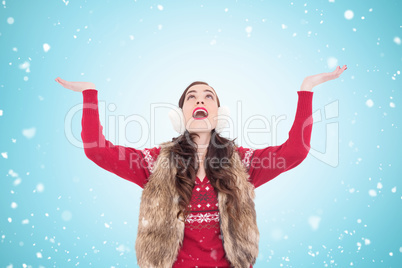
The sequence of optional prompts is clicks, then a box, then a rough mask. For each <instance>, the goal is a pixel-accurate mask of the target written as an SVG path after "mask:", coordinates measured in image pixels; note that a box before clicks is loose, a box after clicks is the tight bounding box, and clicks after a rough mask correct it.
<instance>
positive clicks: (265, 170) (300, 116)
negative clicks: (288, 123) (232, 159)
mask: <svg viewBox="0 0 402 268" xmlns="http://www.w3.org/2000/svg"><path fill="white" fill-rule="evenodd" d="M297 94H298V96H299V99H298V104H297V109H296V116H295V120H294V122H293V125H292V128H291V129H290V131H289V137H288V139H287V140H286V141H285V142H284V143H283V144H282V145H279V146H268V147H266V148H263V149H252V148H243V147H239V148H238V151H239V153H240V156H241V158H242V161H243V164H245V166H246V168H247V169H248V172H249V174H250V178H249V180H250V182H252V183H253V184H254V187H255V188H257V187H259V186H261V185H263V184H265V183H267V182H268V181H270V180H272V179H273V178H275V177H276V176H278V175H279V174H281V173H283V172H285V171H288V170H290V169H292V168H294V167H296V166H297V165H299V164H300V163H301V162H302V161H303V160H304V159H305V158H306V157H307V154H308V152H309V150H310V137H311V131H312V123H313V118H312V99H313V92H309V91H297Z"/></svg>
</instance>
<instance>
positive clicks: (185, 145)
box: [171, 81, 241, 222]
mask: <svg viewBox="0 0 402 268" xmlns="http://www.w3.org/2000/svg"><path fill="white" fill-rule="evenodd" d="M199 84H204V85H207V86H209V85H208V84H207V83H205V82H201V81H195V82H193V83H191V84H190V85H189V86H188V87H187V88H186V89H185V90H184V92H183V94H182V96H181V98H180V100H179V107H180V108H183V104H184V100H185V97H186V93H187V91H188V89H189V88H191V87H192V86H194V85H199ZM211 88H212V87H211ZM212 89H213V88H212ZM214 91H215V90H214ZM215 93H216V91H215ZM217 102H218V107H220V102H219V98H218V97H217ZM195 136H198V137H200V136H199V135H198V134H197V133H194V132H193V133H190V132H189V131H188V130H187V129H186V130H185V132H184V133H183V134H182V135H180V136H178V137H176V138H173V139H172V141H173V142H174V145H173V148H172V151H171V152H172V155H171V157H174V159H175V161H177V162H176V163H175V165H176V167H177V174H176V185H175V186H176V189H177V192H178V193H179V195H180V199H179V206H180V211H179V212H178V213H177V218H179V216H180V214H183V217H184V219H187V216H188V215H189V214H190V212H191V209H190V208H189V204H190V200H191V196H192V191H193V188H194V186H195V180H196V176H197V172H198V170H199V164H198V161H197V160H198V155H197V144H196V143H195V142H194V137H195ZM235 139H236V138H235ZM235 139H233V140H229V139H226V138H224V137H222V136H220V135H219V134H218V133H217V132H216V131H215V129H213V130H211V140H210V143H209V145H208V148H207V152H206V155H205V160H204V168H205V172H206V176H207V178H208V179H209V181H210V182H211V185H212V186H213V188H214V191H215V192H216V194H217V193H218V192H224V193H226V194H227V195H228V198H227V199H228V201H227V204H226V205H227V209H228V212H229V216H230V217H231V218H232V220H233V221H235V222H237V219H238V218H239V217H237V215H238V214H237V213H239V211H240V209H241V208H240V207H239V195H240V193H239V188H238V187H237V186H236V185H235V183H234V182H235V180H234V176H235V175H234V173H233V172H232V171H231V170H233V169H232V168H231V167H232V165H233V164H232V163H231V161H229V160H230V159H231V157H232V154H233V153H236V152H235V151H234V149H235V146H236V145H235V143H234V141H235ZM213 159H219V160H222V159H227V160H228V161H219V164H218V165H216V162H215V163H214V164H211V161H212V160H213ZM184 221H185V220H184Z"/></svg>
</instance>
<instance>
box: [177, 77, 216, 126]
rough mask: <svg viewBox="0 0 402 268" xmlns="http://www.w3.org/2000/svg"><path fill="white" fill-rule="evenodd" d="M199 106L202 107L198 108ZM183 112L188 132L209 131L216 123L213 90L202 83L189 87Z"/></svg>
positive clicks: (214, 94)
mask: <svg viewBox="0 0 402 268" xmlns="http://www.w3.org/2000/svg"><path fill="white" fill-rule="evenodd" d="M199 108H203V109H200V110H198V109H199ZM197 111H198V112H197ZM201 111H204V112H205V113H202V112H201ZM183 113H184V121H185V122H186V129H187V130H188V131H189V132H190V133H191V132H196V133H199V132H211V131H212V129H214V128H215V127H216V125H217V123H218V121H217V119H218V101H217V98H216V93H215V91H214V90H213V89H212V88H211V87H210V86H207V85H203V84H200V85H194V86H192V87H191V88H189V89H188V90H187V92H186V96H185V99H184V103H183Z"/></svg>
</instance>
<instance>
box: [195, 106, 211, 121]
mask: <svg viewBox="0 0 402 268" xmlns="http://www.w3.org/2000/svg"><path fill="white" fill-rule="evenodd" d="M207 117H208V111H207V109H205V108H202V107H198V108H196V109H195V110H194V112H193V118H194V119H196V120H201V119H205V118H207Z"/></svg>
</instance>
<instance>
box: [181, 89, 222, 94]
mask: <svg viewBox="0 0 402 268" xmlns="http://www.w3.org/2000/svg"><path fill="white" fill-rule="evenodd" d="M207 91H209V92H211V93H212V95H214V96H215V93H213V92H212V91H211V90H209V89H205V90H204V92H207ZM193 92H195V93H197V91H195V90H194V89H192V90H190V91H189V92H187V94H186V96H187V95H188V94H190V93H193Z"/></svg>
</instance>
